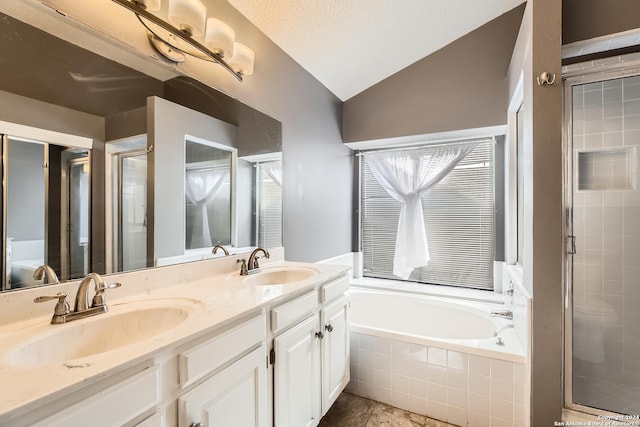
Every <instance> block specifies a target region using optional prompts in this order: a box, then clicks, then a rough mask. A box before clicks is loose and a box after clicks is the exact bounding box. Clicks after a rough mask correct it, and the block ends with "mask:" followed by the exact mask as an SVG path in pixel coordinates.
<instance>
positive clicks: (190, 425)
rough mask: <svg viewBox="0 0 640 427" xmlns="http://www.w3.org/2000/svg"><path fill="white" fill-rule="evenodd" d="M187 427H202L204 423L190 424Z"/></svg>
mask: <svg viewBox="0 0 640 427" xmlns="http://www.w3.org/2000/svg"><path fill="white" fill-rule="evenodd" d="M189 427H204V423H191V424H189Z"/></svg>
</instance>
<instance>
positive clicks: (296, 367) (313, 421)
mask: <svg viewBox="0 0 640 427" xmlns="http://www.w3.org/2000/svg"><path fill="white" fill-rule="evenodd" d="M347 289H348V279H347V278H346V277H341V278H340V279H337V280H334V281H332V282H330V283H328V284H326V285H324V286H322V287H321V288H320V290H319V293H318V292H316V291H314V292H311V293H309V294H306V295H304V296H302V297H299V298H297V299H295V300H293V301H291V302H288V303H286V304H284V305H282V306H279V307H276V308H274V309H273V310H272V312H271V321H272V323H271V327H272V331H274V334H275V336H274V339H273V351H274V358H275V361H274V397H273V399H274V420H275V426H276V427H300V426H305V427H313V426H316V425H318V423H319V422H320V418H321V417H322V416H323V415H324V414H325V413H326V412H327V410H328V409H329V407H330V406H331V405H332V404H333V402H334V401H335V399H336V398H337V397H338V395H339V394H340V393H341V392H342V390H343V389H344V387H345V386H346V385H347V383H348V382H349V333H348V324H349V323H348V315H349V297H348V296H346V295H345V293H346V291H347ZM296 316H297V317H296ZM283 318H287V319H289V322H288V323H286V324H285V323H284V322H282V321H281V320H282V319H283ZM300 318H302V319H303V320H302V321H300Z"/></svg>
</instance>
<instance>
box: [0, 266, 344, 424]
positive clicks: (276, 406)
mask: <svg viewBox="0 0 640 427" xmlns="http://www.w3.org/2000/svg"><path fill="white" fill-rule="evenodd" d="M337 274H338V272H336V273H334V274H333V275H332V276H325V278H324V279H319V281H318V282H316V283H305V284H304V285H302V286H304V289H306V291H303V290H302V288H298V289H296V290H294V291H290V290H289V292H287V293H285V294H284V295H288V296H284V295H283V298H280V299H278V300H276V301H273V302H271V303H269V302H266V303H262V304H261V305H259V306H257V305H256V306H255V308H253V309H248V310H246V311H244V312H243V311H237V312H236V314H235V317H234V318H231V317H229V318H225V317H223V316H220V317H218V318H216V320H215V321H214V323H212V324H211V325H213V324H217V325H218V326H216V327H215V329H213V327H212V326H205V321H208V318H207V317H206V316H207V314H200V316H201V317H199V318H198V317H194V323H195V324H196V325H197V327H198V328H199V329H194V333H193V334H192V335H191V338H187V337H186V335H182V334H177V335H175V341H167V343H166V344H165V345H164V346H163V347H162V349H160V347H158V349H157V350H156V351H152V352H149V353H146V354H147V355H146V356H142V353H140V356H138V357H137V358H136V357H134V356H132V357H130V358H127V355H125V354H124V353H123V352H120V353H113V354H112V356H114V357H116V358H118V360H120V361H124V362H120V363H121V364H120V365H116V364H114V365H113V367H112V368H111V369H110V370H109V371H108V372H107V371H104V372H102V373H100V374H96V375H93V376H87V377H85V378H84V380H81V381H78V382H77V383H71V384H72V386H73V388H69V389H67V390H70V391H69V392H68V393H65V392H64V390H65V389H64V388H60V389H59V390H58V391H57V392H56V393H53V392H52V393H51V394H49V395H45V396H44V397H42V398H39V399H34V400H32V401H31V402H29V403H28V404H25V405H23V406H22V407H19V408H18V409H17V410H14V411H11V412H5V413H3V414H0V424H1V425H2V426H3V427H26V426H29V427H33V426H37V427H45V426H46V427H52V426H54V427H55V426H60V427H62V426H64V427H67V426H76V425H77V426H81V425H91V426H92V427H93V426H96V427H112V426H123V427H133V426H136V427H195V426H198V427H200V426H201V427H218V426H225V427H226V426H232V427H235V426H242V427H272V426H275V427H303V426H307V427H315V426H317V425H318V423H319V421H320V419H321V417H322V416H323V415H324V414H325V413H326V412H327V410H328V409H329V407H330V406H331V405H332V404H333V402H334V401H335V400H336V398H337V397H338V395H339V394H340V393H341V392H342V390H343V389H344V387H345V386H346V385H347V383H348V381H349V333H348V324H349V297H348V296H347V294H346V292H347V290H348V278H347V277H346V275H344V274H343V273H342V274H341V275H339V276H337ZM329 277H333V279H331V278H329ZM320 280H323V281H322V282H320ZM296 291H297V292H296ZM292 292H295V293H294V294H293V295H295V296H292ZM302 292H304V293H302ZM301 293H302V294H301ZM219 319H223V320H219ZM197 322H200V323H197ZM216 322H217V323H216ZM58 327H64V325H62V326H58ZM97 360H100V361H101V359H97ZM88 362H91V363H94V359H91V360H88ZM65 366H66V365H65ZM89 366H91V364H90V363H87V364H86V365H85V364H78V365H77V366H75V365H74V366H66V367H67V368H68V369H71V368H73V369H74V370H73V371H70V372H80V371H78V370H75V369H84V368H86V367H89ZM38 369H42V368H38ZM56 369H59V367H58V366H56ZM62 372H63V373H66V371H62ZM80 378H82V377H80Z"/></svg>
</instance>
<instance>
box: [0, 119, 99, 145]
mask: <svg viewBox="0 0 640 427" xmlns="http://www.w3.org/2000/svg"><path fill="white" fill-rule="evenodd" d="M0 133H3V134H6V135H8V136H13V137H17V138H24V139H28V140H35V141H36V142H47V143H50V144H56V145H62V146H64V147H80V148H88V149H91V148H93V139H91V138H87V137H85V136H78V135H72V134H68V133H62V132H56V131H53V130H47V129H41V128H37V127H34V126H25V125H20V124H17V123H11V122H4V121H0Z"/></svg>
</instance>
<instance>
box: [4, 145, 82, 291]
mask: <svg viewBox="0 0 640 427" xmlns="http://www.w3.org/2000/svg"><path fill="white" fill-rule="evenodd" d="M2 140H3V141H2V153H3V165H2V169H3V171H4V176H3V181H4V183H5V186H4V196H3V200H2V202H3V212H5V213H6V214H5V215H3V217H4V221H3V229H4V233H3V240H4V242H5V244H4V248H3V251H4V257H3V259H4V260H5V262H4V263H3V265H2V267H3V270H4V271H3V275H2V277H3V281H2V288H3V289H4V290H9V289H19V288H23V287H27V286H35V285H39V284H43V283H44V281H52V278H50V277H46V276H45V277H43V278H41V279H37V278H36V277H34V273H35V271H36V269H37V268H38V267H39V266H41V265H43V264H49V265H50V266H51V267H52V268H53V269H54V271H56V274H57V276H58V278H59V279H61V280H67V279H70V278H75V277H82V276H84V275H85V274H87V273H88V271H89V257H90V161H89V155H90V154H89V150H87V149H84V148H74V147H65V146H61V145H56V144H50V143H47V142H44V141H37V140H30V139H26V138H22V137H16V136H12V135H4V136H3V138H2Z"/></svg>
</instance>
